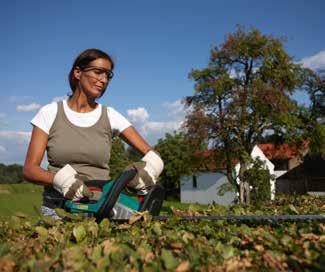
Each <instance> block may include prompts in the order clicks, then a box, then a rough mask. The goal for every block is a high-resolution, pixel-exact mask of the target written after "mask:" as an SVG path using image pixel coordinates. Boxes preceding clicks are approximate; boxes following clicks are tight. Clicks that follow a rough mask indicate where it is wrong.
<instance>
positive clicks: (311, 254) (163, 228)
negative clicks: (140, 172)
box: [0, 196, 325, 271]
mask: <svg viewBox="0 0 325 272" xmlns="http://www.w3.org/2000/svg"><path fill="white" fill-rule="evenodd" d="M324 201H325V200H324V199H322V198H315V197H307V196H303V197H297V196H292V197H289V198H283V197H280V198H279V199H278V200H277V201H275V202H273V203H269V204H267V205H265V206H263V207H257V206H241V205H236V206H233V207H231V208H229V209H227V208H225V207H223V208H221V206H219V205H210V206H208V207H206V208H205V209H204V208H199V207H191V206H190V207H189V208H188V209H185V210H184V209H183V210H175V209H173V212H174V214H176V215H180V214H187V215H193V214H225V213H232V214H260V213H261V212H262V213H264V214H281V213H283V212H286V210H290V209H294V210H296V211H297V212H298V213H321V212H324V208H323V210H321V207H324V204H325V202H324ZM139 219H140V220H135V221H134V222H133V223H130V224H127V223H126V224H116V223H113V222H109V221H108V220H106V219H105V220H103V221H102V222H101V223H100V224H97V223H96V222H95V221H94V220H93V219H91V218H88V219H84V220H81V219H80V218H77V217H76V218H68V219H64V220H59V221H55V220H51V219H49V218H46V217H44V218H42V219H41V220H39V221H38V222H35V223H32V222H30V221H29V219H28V218H22V217H17V216H13V217H11V218H10V219H7V220H2V221H0V267H1V269H2V270H3V271H243V270H247V271H322V270H321V269H322V266H323V259H324V257H325V255H324V231H325V225H324V224H323V223H311V222H306V223H281V224H265V225H258V224H234V223H231V222H225V221H214V222H204V221H199V222H183V221H180V220H178V219H177V218H173V219H171V220H168V221H167V222H159V221H153V220H151V218H150V217H149V216H147V215H146V214H143V215H142V217H139Z"/></svg>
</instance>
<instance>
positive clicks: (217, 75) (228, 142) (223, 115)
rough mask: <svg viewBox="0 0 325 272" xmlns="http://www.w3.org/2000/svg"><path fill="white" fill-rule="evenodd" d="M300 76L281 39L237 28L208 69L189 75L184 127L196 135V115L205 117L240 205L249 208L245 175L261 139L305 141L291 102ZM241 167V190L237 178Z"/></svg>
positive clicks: (216, 50)
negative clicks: (191, 92) (236, 170)
mask: <svg viewBox="0 0 325 272" xmlns="http://www.w3.org/2000/svg"><path fill="white" fill-rule="evenodd" d="M302 71H303V69H302V67H301V66H300V65H299V64H296V63H294V61H293V60H292V58H291V57H290V56H289V55H288V54H287V53H286V51H285V50H284V48H283V41H282V40H281V39H279V38H276V37H273V36H267V35H263V34H262V33H261V32H260V31H259V30H257V29H251V30H249V31H246V30H245V29H244V28H243V27H240V26H239V27H238V28H237V30H236V31H235V32H234V33H230V34H229V35H228V36H227V37H226V39H225V41H224V43H223V44H221V46H220V47H218V46H216V47H214V48H213V49H212V50H211V57H210V63H209V65H208V67H207V68H204V69H196V70H192V72H191V73H190V75H189V77H190V78H191V79H193V80H194V81H195V93H194V95H192V96H188V97H186V98H185V102H186V104H187V106H190V107H191V108H192V111H191V112H190V113H189V114H188V115H187V121H186V124H185V127H190V128H191V130H192V131H195V129H193V126H194V127H195V124H193V122H192V121H191V120H192V119H193V115H195V114H197V112H201V113H202V114H203V115H204V118H205V121H204V124H206V127H205V130H206V132H207V139H208V142H209V145H210V146H212V147H213V148H214V149H216V150H220V151H222V152H223V153H224V155H225V158H226V160H225V164H226V174H227V178H228V180H229V182H230V183H231V184H232V185H233V187H235V188H236V189H237V190H238V191H239V193H240V201H241V203H249V191H250V190H249V183H248V182H247V181H246V180H245V172H246V171H247V169H248V168H249V165H250V158H249V157H250V153H251V151H252V149H253V147H254V146H255V145H256V144H258V143H259V141H260V140H261V139H262V138H263V136H264V135H265V134H266V133H268V134H274V135H278V136H281V137H283V138H290V137H293V136H294V137H295V139H297V138H299V137H302V136H303V133H304V124H303V121H302V120H301V118H300V114H301V109H300V108H299V107H298V105H297V103H296V102H295V101H293V100H292V99H291V98H290V96H291V95H292V94H293V93H294V92H295V90H296V89H297V88H298V87H299V86H301V84H302V80H301V75H302ZM298 136H299V137H298ZM237 161H239V162H240V170H239V174H238V175H239V180H240V183H239V185H238V184H237V182H236V178H237V177H236V176H235V175H234V165H235V163H236V162H237Z"/></svg>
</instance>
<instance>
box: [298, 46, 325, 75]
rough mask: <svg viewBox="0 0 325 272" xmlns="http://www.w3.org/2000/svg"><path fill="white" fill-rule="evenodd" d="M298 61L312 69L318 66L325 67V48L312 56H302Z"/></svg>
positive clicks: (318, 67)
mask: <svg viewBox="0 0 325 272" xmlns="http://www.w3.org/2000/svg"><path fill="white" fill-rule="evenodd" d="M300 63H301V64H302V65H303V66H304V67H306V68H310V69H313V70H317V69H320V68H325V50H323V51H320V52H319V53H317V54H316V55H314V56H310V57H305V58H303V59H302V60H301V61H300Z"/></svg>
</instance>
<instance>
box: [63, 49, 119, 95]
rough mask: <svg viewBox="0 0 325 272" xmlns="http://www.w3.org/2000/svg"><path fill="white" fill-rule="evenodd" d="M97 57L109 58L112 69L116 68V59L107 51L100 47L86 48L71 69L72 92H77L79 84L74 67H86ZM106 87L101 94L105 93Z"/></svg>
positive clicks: (70, 82)
mask: <svg viewBox="0 0 325 272" xmlns="http://www.w3.org/2000/svg"><path fill="white" fill-rule="evenodd" d="M96 59H107V60H108V61H109V62H110V63H111V66H112V68H111V69H112V70H113V69H114V61H113V60H112V58H111V57H110V56H109V55H108V54H106V53H105V52H103V51H101V50H99V49H95V48H90V49H86V50H85V51H83V52H81V53H80V54H79V56H78V57H77V58H76V59H75V61H74V63H73V65H72V68H71V70H70V73H69V84H70V88H71V90H72V93H74V92H75V90H76V87H77V84H78V80H77V79H76V78H75V77H74V73H73V71H74V69H76V67H80V68H81V69H82V68H84V67H86V66H87V65H88V64H89V63H90V62H92V61H94V60H96ZM105 91H106V89H105V90H104V91H103V93H102V94H101V96H102V95H103V94H104V93H105Z"/></svg>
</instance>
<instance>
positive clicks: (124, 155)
mask: <svg viewBox="0 0 325 272" xmlns="http://www.w3.org/2000/svg"><path fill="white" fill-rule="evenodd" d="M131 162H132V161H131V160H130V158H129V156H128V152H127V151H126V149H125V146H124V144H123V142H122V140H121V139H120V138H118V137H114V138H113V140H112V151H111V158H110V161H109V168H110V176H111V178H112V179H116V178H117V177H118V176H119V175H120V174H121V173H122V172H123V170H124V169H125V168H126V167H127V166H128V165H129V164H130V163H131Z"/></svg>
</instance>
